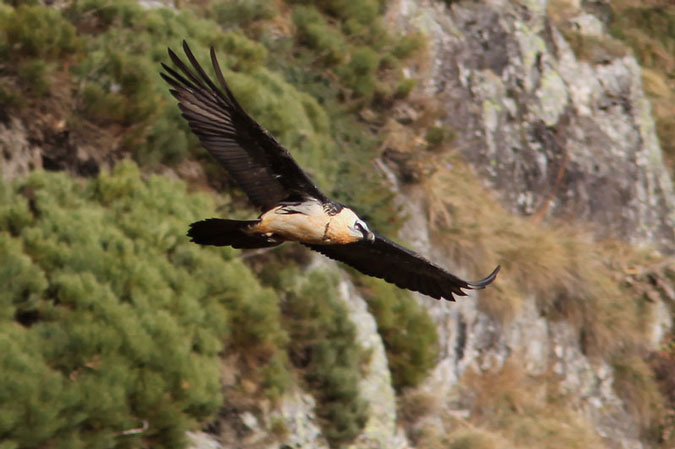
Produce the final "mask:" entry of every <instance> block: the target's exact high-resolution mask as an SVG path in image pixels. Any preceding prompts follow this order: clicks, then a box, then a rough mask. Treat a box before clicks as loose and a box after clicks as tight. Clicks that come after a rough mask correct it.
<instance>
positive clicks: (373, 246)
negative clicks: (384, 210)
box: [307, 234, 499, 301]
mask: <svg viewBox="0 0 675 449" xmlns="http://www.w3.org/2000/svg"><path fill="white" fill-rule="evenodd" d="M307 246H309V247H310V248H311V249H313V250H315V251H318V252H320V253H321V254H323V255H324V256H328V257H330V258H331V259H335V260H338V261H340V262H344V263H346V264H347V265H350V266H352V267H353V268H356V269H357V270H359V271H360V272H362V273H364V274H367V275H369V276H375V277H377V278H380V279H384V280H385V281H387V282H391V283H392V284H394V285H396V286H398V287H400V288H405V289H408V290H413V291H416V292H420V293H423V294H425V295H427V296H431V297H432V298H436V299H441V298H444V299H447V300H449V301H454V300H455V298H454V297H453V295H457V296H466V292H464V291H462V289H466V290H476V289H481V288H485V287H486V286H487V285H488V284H490V283H491V282H492V281H494V280H495V277H497V272H499V266H498V267H497V268H495V269H494V271H493V272H492V273H490V275H489V276H487V277H486V278H485V279H482V280H480V281H477V282H469V281H464V280H462V279H460V278H458V277H457V276H454V275H452V274H450V273H448V272H447V271H445V270H444V269H442V268H441V267H439V266H436V265H434V264H432V263H431V262H429V261H428V260H426V259H424V258H423V257H422V256H420V255H418V254H416V253H414V252H412V251H410V250H408V249H406V248H404V247H402V246H400V245H398V244H396V243H394V242H392V241H391V240H389V239H387V238H385V237H383V236H381V235H377V234H376V235H375V241H374V242H369V241H367V240H361V241H358V242H355V243H349V244H346V245H307Z"/></svg>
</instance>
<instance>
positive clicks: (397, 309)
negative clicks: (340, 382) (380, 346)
mask: <svg viewBox="0 0 675 449" xmlns="http://www.w3.org/2000/svg"><path fill="white" fill-rule="evenodd" d="M357 281H358V285H359V286H360V287H361V292H362V294H363V296H364V298H365V299H366V301H367V302H368V310H369V311H370V313H372V314H373V316H374V317H375V320H376V321H377V331H378V333H379V334H380V336H381V337H382V340H383V342H384V347H385V348H386V350H387V359H388V361H389V368H390V370H391V376H392V383H393V385H394V388H395V389H396V391H398V392H401V390H403V389H404V388H406V387H414V386H417V385H419V383H420V382H421V381H422V380H424V378H425V377H426V376H427V374H428V373H429V370H430V369H431V368H433V367H434V365H435V364H436V360H437V359H438V335H437V333H436V325H435V323H434V322H433V321H432V320H431V317H430V316H429V314H428V313H427V312H426V311H425V310H424V309H422V308H421V307H419V305H418V304H417V302H416V301H415V300H414V299H413V298H412V296H411V294H410V292H408V291H405V290H401V289H399V288H398V287H396V286H394V285H391V284H388V283H386V282H384V281H381V280H379V279H375V278H372V277H366V276H359V277H358V278H357Z"/></svg>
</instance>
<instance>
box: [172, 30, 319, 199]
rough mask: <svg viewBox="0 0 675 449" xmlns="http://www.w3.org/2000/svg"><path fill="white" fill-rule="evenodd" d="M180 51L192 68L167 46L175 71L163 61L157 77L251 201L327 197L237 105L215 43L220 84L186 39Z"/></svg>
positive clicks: (215, 61) (210, 151) (282, 148)
mask: <svg viewBox="0 0 675 449" xmlns="http://www.w3.org/2000/svg"><path fill="white" fill-rule="evenodd" d="M183 50H184V51H185V55H186V56H187V59H188V61H189V62H190V64H191V65H192V68H190V67H188V66H187V64H185V63H184V62H183V61H182V60H181V59H180V58H179V57H178V56H177V55H176V54H175V53H174V52H173V51H171V49H169V57H170V58H171V60H172V61H173V63H174V65H175V66H176V67H177V68H178V70H174V69H172V68H171V67H169V66H167V65H165V64H162V67H163V68H164V70H165V71H166V73H161V76H162V78H164V80H165V81H166V82H167V83H169V85H170V86H171V87H172V89H171V93H172V94H173V96H174V97H176V99H177V100H178V107H180V109H181V111H183V117H185V118H186V119H187V121H188V123H189V124H190V128H191V129H192V131H193V132H194V133H195V134H196V135H197V136H198V137H199V139H200V141H201V142H202V145H204V148H206V149H207V150H208V151H209V153H211V155H212V156H213V157H214V158H215V159H216V160H217V161H218V162H220V163H221V164H222V165H223V166H225V168H226V169H227V171H228V172H229V173H230V175H231V176H232V177H233V178H234V180H235V181H236V182H237V183H238V184H239V186H240V187H241V188H242V189H243V190H244V192H245V193H246V194H247V195H248V197H249V198H250V200H251V201H252V202H253V204H255V206H257V207H258V208H259V209H261V210H269V209H271V208H272V207H274V206H275V205H277V204H278V203H279V202H281V201H283V200H286V199H288V198H291V197H308V196H309V197H313V198H317V199H319V200H322V201H324V202H325V201H327V200H328V199H327V198H326V197H325V195H323V193H321V191H320V190H319V189H318V187H316V185H314V183H313V182H312V181H311V179H309V177H308V176H307V174H306V173H305V172H304V171H303V170H302V169H301V168H300V166H299V165H298V164H297V162H296V161H295V160H294V159H293V157H292V156H291V154H290V153H289V151H288V150H287V149H286V148H284V147H283V146H282V145H281V144H280V143H279V142H277V141H276V139H275V138H274V137H272V136H271V135H270V134H269V133H268V132H267V131H266V130H265V129H264V128H263V127H262V126H260V125H259V124H258V123H257V122H256V121H255V120H253V119H252V118H251V117H250V116H249V115H248V114H247V113H246V112H245V111H244V110H243V109H242V107H241V106H240V105H239V103H238V102H237V100H236V99H235V98H234V95H232V92H231V91H230V88H229V87H228V85H227V83H226V82H225V77H224V76H223V73H222V71H221V70H220V66H219V64H218V60H217V59H216V54H215V51H214V49H213V47H211V62H212V64H213V68H214V69H215V72H216V77H217V79H218V82H219V84H220V87H218V86H216V84H215V83H214V82H213V81H212V80H211V78H209V76H208V75H207V74H206V73H205V72H204V70H203V69H202V67H201V66H200V65H199V63H198V62H197V59H196V58H195V57H194V55H193V54H192V52H191V51H190V47H188V45H187V43H185V42H183ZM179 71H180V73H179Z"/></svg>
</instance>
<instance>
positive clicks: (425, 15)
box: [390, 0, 675, 251]
mask: <svg viewBox="0 0 675 449" xmlns="http://www.w3.org/2000/svg"><path fill="white" fill-rule="evenodd" d="M546 7H547V2H546V1H544V0H538V1H534V0H531V1H507V0H491V1H482V2H457V3H453V4H452V5H451V7H446V6H444V4H443V2H424V1H413V0H400V1H399V2H396V3H395V5H394V6H392V8H391V11H390V15H391V17H392V20H393V21H395V22H396V23H397V24H398V25H399V27H401V28H402V29H418V30H421V31H423V32H425V33H426V34H427V36H428V38H429V41H430V44H431V49H430V53H431V54H430V64H429V68H428V70H426V71H424V72H420V73H418V76H419V77H421V79H422V80H423V86H424V89H425V90H426V91H427V92H428V93H430V94H432V95H434V96H435V97H437V98H439V99H440V101H441V103H442V104H443V105H444V108H445V111H446V112H447V116H446V118H445V119H444V121H445V124H446V125H447V126H450V127H452V128H454V129H455V130H458V141H457V146H458V148H461V151H462V152H463V153H464V156H465V157H466V158H467V159H468V160H469V161H471V162H472V163H473V165H474V166H475V167H476V169H477V170H478V171H479V172H480V173H481V174H482V175H483V176H485V178H486V179H487V180H489V182H490V183H491V184H492V186H493V187H494V188H495V190H496V191H497V192H499V194H500V195H501V198H502V200H503V201H504V203H505V204H507V205H508V206H509V207H510V208H511V209H512V210H513V211H514V212H517V213H520V214H525V215H531V214H539V215H541V216H542V217H549V218H557V219H562V220H579V221H586V222H592V223H593V224H594V225H596V227H595V230H596V232H597V233H598V234H599V235H600V236H603V237H605V236H615V237H621V238H626V239H628V240H630V241H632V242H636V243H637V242H650V243H652V244H656V245H657V246H659V247H660V248H662V249H664V250H666V251H673V250H675V231H674V229H675V195H674V194H673V189H672V183H671V180H670V178H669V176H668V173H667V171H666V170H665V168H664V166H663V161H662V157H661V151H660V147H659V143H658V140H657V137H656V134H655V131H654V123H653V120H652V118H651V116H650V106H649V103H648V101H647V99H646V98H645V96H644V93H643V91H642V83H641V71H640V67H639V66H638V64H637V62H636V61H635V59H634V58H633V57H632V56H628V55H626V56H614V57H613V56H612V55H611V54H606V53H605V52H603V51H602V49H600V50H598V51H599V52H600V53H602V54H598V55H595V53H593V54H592V55H591V57H590V58H591V61H590V62H587V61H581V60H579V59H577V58H576V57H575V55H574V52H573V51H572V49H571V48H570V46H569V45H568V43H567V42H566V41H565V39H563V37H562V35H561V34H560V32H559V31H558V30H557V29H556V27H555V26H554V25H553V24H552V23H551V21H550V20H549V19H548V18H547V16H546ZM573 20H574V21H575V24H576V25H577V26H578V29H579V32H580V33H581V34H585V35H589V36H594V37H597V38H598V39H607V40H610V39H611V38H609V37H608V36H607V35H606V34H605V31H604V29H603V26H604V25H603V23H602V22H601V21H600V20H598V19H597V18H596V17H595V16H593V15H591V14H588V13H585V12H583V11H582V12H580V13H579V15H578V17H576V18H574V19H573ZM596 53H597V52H596ZM626 54H628V52H626Z"/></svg>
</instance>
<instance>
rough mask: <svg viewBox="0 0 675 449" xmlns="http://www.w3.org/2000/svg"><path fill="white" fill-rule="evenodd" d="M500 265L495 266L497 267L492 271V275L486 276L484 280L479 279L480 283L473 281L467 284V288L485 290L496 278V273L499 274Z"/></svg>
mask: <svg viewBox="0 0 675 449" xmlns="http://www.w3.org/2000/svg"><path fill="white" fill-rule="evenodd" d="M501 268H502V267H501V265H497V267H496V268H495V269H494V270H492V273H490V274H488V275H487V276H486V277H485V278H483V279H481V280H480V281H475V282H467V284H469V286H470V287H471V288H472V289H481V288H485V287H487V286H488V285H490V284H492V282H493V281H494V280H495V279H496V278H497V273H499V270H500V269H501Z"/></svg>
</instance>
